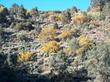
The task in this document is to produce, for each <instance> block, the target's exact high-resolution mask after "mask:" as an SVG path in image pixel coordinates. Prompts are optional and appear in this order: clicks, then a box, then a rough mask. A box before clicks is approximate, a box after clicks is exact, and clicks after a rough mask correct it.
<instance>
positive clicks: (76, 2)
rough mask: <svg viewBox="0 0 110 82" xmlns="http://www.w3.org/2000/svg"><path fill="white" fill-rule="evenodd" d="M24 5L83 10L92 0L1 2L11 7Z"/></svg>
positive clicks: (40, 8) (4, 0)
mask: <svg viewBox="0 0 110 82" xmlns="http://www.w3.org/2000/svg"><path fill="white" fill-rule="evenodd" d="M14 3H17V4H18V5H23V6H24V7H25V8H27V9H32V8H33V7H37V8H38V9H39V10H45V11H46V10H65V9H67V8H72V7H73V6H76V7H77V8H79V9H81V10H84V11H85V10H87V9H88V7H89V6H90V0H0V4H3V5H4V6H6V7H8V8H10V7H11V6H12V4H14Z"/></svg>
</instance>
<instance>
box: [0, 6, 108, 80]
mask: <svg viewBox="0 0 110 82" xmlns="http://www.w3.org/2000/svg"><path fill="white" fill-rule="evenodd" d="M102 13H103V11H100V7H99V6H95V7H92V8H90V9H89V11H87V12H84V11H81V10H80V9H77V8H76V7H73V8H72V9H67V10H65V11H39V10H38V9H37V8H33V9H31V10H27V9H25V8H24V7H23V6H19V5H17V4H14V5H13V6H12V8H10V9H7V8H6V7H5V6H3V5H0V82H110V15H105V14H102Z"/></svg>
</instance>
